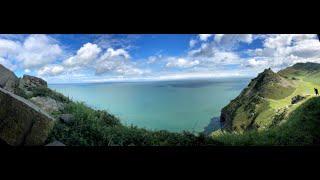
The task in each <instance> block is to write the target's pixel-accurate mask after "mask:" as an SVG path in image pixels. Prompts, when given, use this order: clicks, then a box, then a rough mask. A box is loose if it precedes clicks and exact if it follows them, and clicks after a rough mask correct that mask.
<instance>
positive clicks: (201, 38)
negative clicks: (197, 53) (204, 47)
mask: <svg viewBox="0 0 320 180" xmlns="http://www.w3.org/2000/svg"><path fill="white" fill-rule="evenodd" d="M211 36H213V35H212V34H199V39H200V40H201V41H207V40H208V39H209V38H210V37H211Z"/></svg>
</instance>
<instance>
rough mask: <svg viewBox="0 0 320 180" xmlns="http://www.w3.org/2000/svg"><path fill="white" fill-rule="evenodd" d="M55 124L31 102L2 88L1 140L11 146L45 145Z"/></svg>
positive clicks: (0, 110)
mask: <svg viewBox="0 0 320 180" xmlns="http://www.w3.org/2000/svg"><path fill="white" fill-rule="evenodd" d="M53 122H54V119H53V118H52V117H51V116H50V115H48V114H47V113H46V112H44V111H42V110H41V109H40V108H39V107H37V106H36V105H34V104H32V103H31V102H30V101H28V100H26V99H24V98H22V97H20V96H17V95H15V94H13V93H11V92H9V91H7V90H5V89H2V88H0V139H2V140H3V141H5V142H6V143H8V144H9V145H13V146H20V145H27V146H28V145H31V146H32V145H43V144H44V142H45V140H46V139H47V137H48V134H49V132H50V130H51V128H52V127H53Z"/></svg>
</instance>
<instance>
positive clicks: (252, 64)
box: [244, 59, 268, 68]
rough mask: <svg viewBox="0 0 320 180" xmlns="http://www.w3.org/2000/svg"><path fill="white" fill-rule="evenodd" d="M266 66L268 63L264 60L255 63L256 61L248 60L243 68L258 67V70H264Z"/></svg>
mask: <svg viewBox="0 0 320 180" xmlns="http://www.w3.org/2000/svg"><path fill="white" fill-rule="evenodd" d="M267 65H268V61H266V60H260V61H257V60H256V59H249V60H247V61H246V62H245V64H244V66H246V67H253V68H256V67H259V68H266V66H267Z"/></svg>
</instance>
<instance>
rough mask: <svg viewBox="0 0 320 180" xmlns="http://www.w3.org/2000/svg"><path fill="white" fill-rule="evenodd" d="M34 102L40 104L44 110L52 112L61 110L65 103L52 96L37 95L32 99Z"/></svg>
mask: <svg viewBox="0 0 320 180" xmlns="http://www.w3.org/2000/svg"><path fill="white" fill-rule="evenodd" d="M30 101H32V102H33V103H35V104H36V105H38V106H39V107H40V108H41V109H42V110H44V111H46V112H48V113H52V112H54V111H59V110H60V109H62V108H63V103H61V102H58V101H56V100H54V99H52V98H50V97H42V96H37V97H33V98H31V99H30Z"/></svg>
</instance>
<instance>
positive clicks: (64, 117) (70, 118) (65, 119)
mask: <svg viewBox="0 0 320 180" xmlns="http://www.w3.org/2000/svg"><path fill="white" fill-rule="evenodd" d="M59 120H60V121H62V122H64V123H67V124H68V123H70V122H72V121H73V120H74V116H73V115H72V114H62V115H60V116H59Z"/></svg>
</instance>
